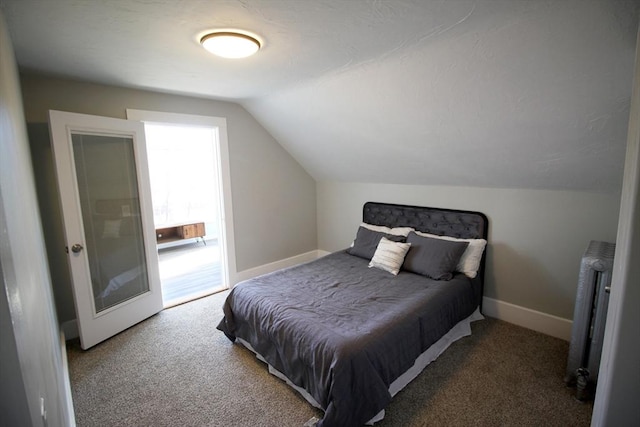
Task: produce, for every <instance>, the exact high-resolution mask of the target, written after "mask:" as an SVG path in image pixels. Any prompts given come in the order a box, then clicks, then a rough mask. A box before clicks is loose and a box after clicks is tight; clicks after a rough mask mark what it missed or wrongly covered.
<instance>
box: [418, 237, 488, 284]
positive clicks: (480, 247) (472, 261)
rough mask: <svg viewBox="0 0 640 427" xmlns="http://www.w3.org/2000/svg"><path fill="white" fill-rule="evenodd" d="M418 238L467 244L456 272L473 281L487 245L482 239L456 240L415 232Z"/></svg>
mask: <svg viewBox="0 0 640 427" xmlns="http://www.w3.org/2000/svg"><path fill="white" fill-rule="evenodd" d="M416 234H417V235H419V236H425V237H431V238H434V239H442V240H451V241H454V242H469V246H467V249H465V251H464V253H463V254H462V256H461V257H460V261H458V265H457V267H456V271H459V272H461V273H464V274H465V275H466V276H467V277H469V278H471V279H473V278H474V277H476V276H477V275H478V269H479V268H480V261H481V260H482V253H483V252H484V248H485V246H486V245H487V241H486V240H484V239H458V238H456V237H450V236H438V235H437V234H429V233H422V232H420V231H416Z"/></svg>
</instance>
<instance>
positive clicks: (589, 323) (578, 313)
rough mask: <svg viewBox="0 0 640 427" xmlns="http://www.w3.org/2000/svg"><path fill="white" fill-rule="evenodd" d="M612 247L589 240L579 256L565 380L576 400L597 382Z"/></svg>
mask: <svg viewBox="0 0 640 427" xmlns="http://www.w3.org/2000/svg"><path fill="white" fill-rule="evenodd" d="M615 248H616V245H615V243H607V242H599V241H595V240H592V241H591V242H590V243H589V246H588V247H587V249H586V250H585V252H584V254H583V256H582V262H581V265H580V276H579V277H578V292H577V294H576V303H575V309H574V313H573V326H572V329H571V342H570V344H569V358H568V361H567V375H566V377H565V382H566V383H567V384H568V385H574V384H577V391H576V397H577V398H578V399H580V400H586V398H587V392H586V390H587V386H592V385H594V384H595V383H596V382H597V379H598V369H599V367H600V357H601V355H602V340H603V338H604V327H605V321H606V318H607V305H608V303H609V289H610V286H611V273H612V270H613V254H614V252H615Z"/></svg>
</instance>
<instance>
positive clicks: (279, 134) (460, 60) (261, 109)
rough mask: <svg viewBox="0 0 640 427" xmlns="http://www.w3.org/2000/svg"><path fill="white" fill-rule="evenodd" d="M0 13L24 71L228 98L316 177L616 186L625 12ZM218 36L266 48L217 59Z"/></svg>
mask: <svg viewBox="0 0 640 427" xmlns="http://www.w3.org/2000/svg"><path fill="white" fill-rule="evenodd" d="M0 5H1V8H2V11H3V13H4V16H5V19H6V21H7V24H8V27H9V30H10V33H11V36H12V40H13V43H14V47H15V50H16V56H17V59H18V63H19V65H20V66H21V67H22V68H23V69H25V70H30V71H37V72H43V73H48V74H54V75H58V76H65V77H70V78H76V79H82V80H87V81H93V82H101V83H107V84H115V85H120V86H126V87H135V88H143V89H150V90H157V91H166V92H172V93H181V94H189V95H197V96H200V97H209V98H215V99H224V100H231V101H234V102H239V103H240V104H242V105H243V106H244V107H245V108H246V109H247V110H248V111H250V112H251V113H252V114H253V116H254V117H255V118H256V119H257V120H258V121H259V122H260V123H261V124H262V125H263V126H264V127H265V128H266V129H267V130H268V131H269V132H270V133H271V134H272V135H273V136H274V137H275V138H276V139H277V140H278V141H279V142H280V143H281V144H282V146H283V147H285V148H286V149H287V150H288V151H289V152H290V153H291V154H292V155H293V156H294V157H295V158H296V159H297V160H298V161H299V162H300V164H301V165H302V166H303V167H304V168H305V169H306V170H307V171H308V172H309V173H310V174H311V175H312V176H313V177H314V178H315V179H317V180H332V181H354V182H383V183H399V184H423V185H431V184H433V185H465V186H482V187H510V188H534V189H576V190H588V191H618V190H619V188H620V185H621V179H622V168H623V163H624V152H625V145H626V132H627V123H628V115H629V103H630V96H631V84H632V77H633V61H634V54H635V43H636V33H637V31H638V17H639V14H640V2H637V1H633V0H629V1H616V0H608V1H607V0H602V1H592V0H551V1H544V0H503V1H500V0H477V1H471V0H441V1H435V0H413V1H411V0H388V1H384V0H370V1H367V0H287V1H277V0H262V1H260V0H244V1H243V0H238V1H212V0H182V1H177V0H92V1H84V0H38V1H33V0H19V1H18V0H0ZM215 28H240V29H245V30H250V31H252V32H255V33H257V34H259V35H260V36H261V37H262V39H263V41H264V47H263V49H262V50H261V51H260V52H259V53H258V54H257V55H256V56H254V57H252V58H249V59H246V60H240V61H239V60H225V59H219V58H216V57H214V56H212V55H210V54H208V53H207V52H206V51H204V50H203V49H202V48H201V47H200V46H199V45H198V43H197V39H198V36H199V35H200V34H202V32H203V31H205V30H207V29H215Z"/></svg>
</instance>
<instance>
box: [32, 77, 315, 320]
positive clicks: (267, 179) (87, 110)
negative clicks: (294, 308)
mask: <svg viewBox="0 0 640 427" xmlns="http://www.w3.org/2000/svg"><path fill="white" fill-rule="evenodd" d="M21 81H22V90H23V94H24V104H25V114H26V118H27V125H28V128H29V138H30V144H31V149H32V152H33V156H34V165H36V180H37V185H38V197H39V199H40V204H41V209H42V212H43V217H44V220H45V233H46V238H47V246H48V250H49V256H50V262H51V264H52V275H53V279H54V290H55V292H56V303H57V308H58V315H59V317H60V320H61V321H67V320H72V319H74V318H75V310H74V308H73V297H72V294H71V288H70V285H69V278H68V270H67V268H66V259H65V258H64V254H63V252H62V253H61V251H60V249H61V248H63V246H60V243H61V242H64V239H63V238H62V231H61V230H62V220H61V217H60V212H59V207H58V203H59V202H58V196H57V188H56V184H55V179H54V175H53V169H52V166H53V163H52V158H51V148H50V143H49V134H48V128H47V114H48V110H50V109H55V110H62V111H70V112H76V113H84V114H94V115H100V116H106V117H116V118H123V119H124V118H126V109H127V108H131V109H139V110H150V111H162V112H169V113H183V114H196V115H202V116H214V117H224V118H225V119H226V122H227V133H228V142H229V162H230V173H231V192H232V198H233V201H232V203H233V215H234V218H233V224H234V235H235V248H236V266H237V270H238V272H242V271H245V270H249V269H252V268H254V267H258V266H262V265H265V264H269V263H272V262H275V261H279V260H282V259H287V258H290V257H293V256H296V255H299V254H302V253H306V252H309V251H314V250H315V249H316V248H317V238H316V206H315V203H316V195H315V191H316V189H315V181H314V180H313V178H311V176H309V174H307V172H306V171H305V170H304V169H302V167H301V166H300V165H299V164H298V163H297V162H296V161H295V160H294V159H293V158H292V157H291V156H290V155H289V154H288V153H287V152H286V151H285V150H284V149H283V148H282V147H281V146H280V145H279V144H278V142H277V141H275V140H274V139H273V138H272V137H271V135H269V134H268V133H267V132H266V131H265V130H264V128H263V127H262V126H261V125H259V124H258V123H257V122H256V121H255V120H254V119H253V117H252V116H251V115H250V114H249V113H247V111H246V110H244V108H242V107H241V106H240V105H238V104H235V103H231V102H224V101H214V100H208V99H200V98H194V97H186V96H179V95H171V94H163V93H155V92H147V91H141V90H133V89H126V88H120V87H111V86H103V85H97V84H90V83H83V82H78V81H71V80H64V79H57V78H52V77H44V76H38V75H29V74H23V75H21Z"/></svg>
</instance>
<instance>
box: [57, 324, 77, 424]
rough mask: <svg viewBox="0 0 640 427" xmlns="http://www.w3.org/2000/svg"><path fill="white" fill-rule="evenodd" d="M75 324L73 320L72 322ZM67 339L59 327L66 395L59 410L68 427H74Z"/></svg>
mask: <svg viewBox="0 0 640 427" xmlns="http://www.w3.org/2000/svg"><path fill="white" fill-rule="evenodd" d="M74 322H75V320H74ZM67 339H69V337H67V336H66V335H65V333H64V329H63V328H62V327H60V352H61V353H62V378H63V381H62V382H63V387H64V394H65V395H66V396H65V397H66V398H65V401H66V405H65V406H64V407H63V408H61V411H62V412H63V413H64V419H66V420H67V426H68V427H76V416H75V412H74V411H73V395H72V393H71V380H70V377H69V362H68V361H67V344H66V341H67Z"/></svg>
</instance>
